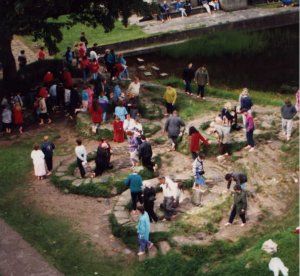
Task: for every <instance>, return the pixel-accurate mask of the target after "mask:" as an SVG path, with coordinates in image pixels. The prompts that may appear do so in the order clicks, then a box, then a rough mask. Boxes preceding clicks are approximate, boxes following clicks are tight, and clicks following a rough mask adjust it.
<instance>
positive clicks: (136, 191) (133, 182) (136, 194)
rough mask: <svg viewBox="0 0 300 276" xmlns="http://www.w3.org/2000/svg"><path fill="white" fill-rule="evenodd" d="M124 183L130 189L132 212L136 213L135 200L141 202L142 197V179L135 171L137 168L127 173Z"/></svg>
mask: <svg viewBox="0 0 300 276" xmlns="http://www.w3.org/2000/svg"><path fill="white" fill-rule="evenodd" d="M124 184H125V186H127V187H129V189H130V194H131V203H132V214H136V206H137V201H139V202H140V204H143V197H142V186H143V179H142V177H141V176H140V175H139V174H138V173H137V170H136V169H133V172H132V173H131V174H130V175H128V177H127V179H126V180H125V182H124Z"/></svg>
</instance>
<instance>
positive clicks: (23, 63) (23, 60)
mask: <svg viewBox="0 0 300 276" xmlns="http://www.w3.org/2000/svg"><path fill="white" fill-rule="evenodd" d="M18 62H19V69H22V68H24V67H25V66H26V64H27V58H26V55H25V51H24V50H21V51H20V55H19V56H18Z"/></svg>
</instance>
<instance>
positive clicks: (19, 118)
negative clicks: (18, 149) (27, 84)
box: [13, 102, 24, 134]
mask: <svg viewBox="0 0 300 276" xmlns="http://www.w3.org/2000/svg"><path fill="white" fill-rule="evenodd" d="M13 114H14V124H15V127H17V128H18V130H19V133H20V134H22V133H23V123H24V120H23V114H22V107H21V105H20V104H19V103H18V102H17V103H15V105H14V109H13Z"/></svg>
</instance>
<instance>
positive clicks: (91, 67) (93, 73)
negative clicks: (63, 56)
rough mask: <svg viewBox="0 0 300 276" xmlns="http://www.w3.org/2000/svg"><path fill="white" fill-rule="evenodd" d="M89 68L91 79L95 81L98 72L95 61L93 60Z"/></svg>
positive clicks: (97, 64)
mask: <svg viewBox="0 0 300 276" xmlns="http://www.w3.org/2000/svg"><path fill="white" fill-rule="evenodd" d="M89 66H90V72H91V73H92V79H93V80H96V79H97V76H98V70H99V68H100V66H99V63H98V61H97V59H95V58H94V59H93V60H92V62H91V63H90V65H89Z"/></svg>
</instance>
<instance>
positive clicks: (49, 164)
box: [45, 156, 53, 172]
mask: <svg viewBox="0 0 300 276" xmlns="http://www.w3.org/2000/svg"><path fill="white" fill-rule="evenodd" d="M45 161H46V165H47V168H48V171H49V172H51V171H52V169H53V160H52V156H50V157H45Z"/></svg>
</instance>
